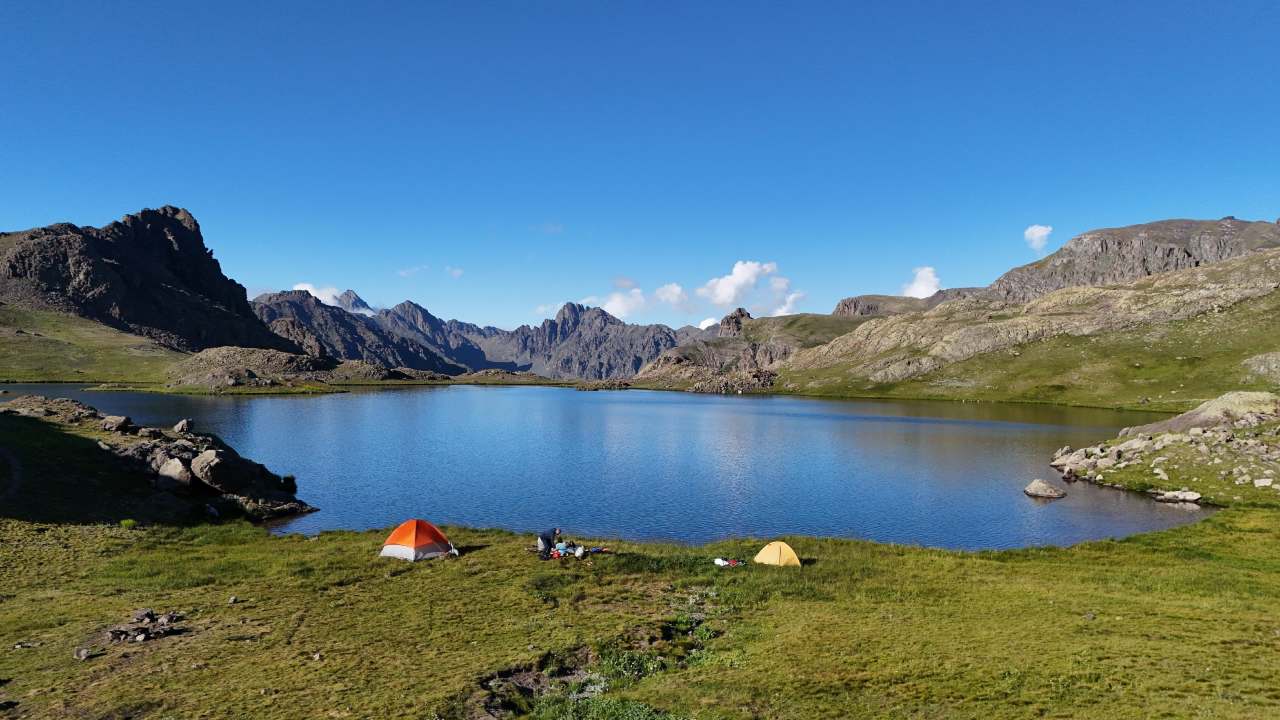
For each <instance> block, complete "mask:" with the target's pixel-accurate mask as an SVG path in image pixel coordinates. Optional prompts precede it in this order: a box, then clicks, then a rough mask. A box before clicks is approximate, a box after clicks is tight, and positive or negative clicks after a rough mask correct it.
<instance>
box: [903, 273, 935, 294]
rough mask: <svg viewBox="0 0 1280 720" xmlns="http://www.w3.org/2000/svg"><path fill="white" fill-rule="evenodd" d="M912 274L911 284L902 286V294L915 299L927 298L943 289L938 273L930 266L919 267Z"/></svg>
mask: <svg viewBox="0 0 1280 720" xmlns="http://www.w3.org/2000/svg"><path fill="white" fill-rule="evenodd" d="M911 272H913V273H915V274H914V275H913V276H912V277H911V282H909V283H907V284H906V285H903V286H902V294H903V295H906V296H907V297H913V298H926V297H929V296H930V295H932V294H934V293H936V292H938V291H939V290H941V289H942V281H941V280H939V279H938V271H937V270H934V269H933V268H931V267H929V266H927V265H926V266H925V267H918V268H916V269H914V270H912V271H911Z"/></svg>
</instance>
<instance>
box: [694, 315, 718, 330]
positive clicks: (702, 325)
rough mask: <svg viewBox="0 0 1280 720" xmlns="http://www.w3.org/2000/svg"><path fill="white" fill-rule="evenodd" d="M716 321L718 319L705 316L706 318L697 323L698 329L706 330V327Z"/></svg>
mask: <svg viewBox="0 0 1280 720" xmlns="http://www.w3.org/2000/svg"><path fill="white" fill-rule="evenodd" d="M718 322H720V321H719V320H717V319H715V318H707V319H706V320H703V321H702V322H700V323H698V329H699V330H706V329H707V328H709V327H711V326H712V325H715V324H716V323H718Z"/></svg>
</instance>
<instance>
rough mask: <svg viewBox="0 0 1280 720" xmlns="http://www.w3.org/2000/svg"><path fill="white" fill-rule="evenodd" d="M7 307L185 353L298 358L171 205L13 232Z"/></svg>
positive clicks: (8, 242)
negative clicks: (265, 351)
mask: <svg viewBox="0 0 1280 720" xmlns="http://www.w3.org/2000/svg"><path fill="white" fill-rule="evenodd" d="M4 240H5V242H4V243H2V244H0V248H2V249H0V301H4V302H12V303H15V304H18V305H24V306H30V307H39V308H46V309H52V310H59V311H62V312H70V313H74V314H76V315H80V316H82V317H86V318H89V319H92V320H96V321H98V322H101V323H104V324H107V325H111V326H112V327H116V328H119V329H122V330H125V331H127V332H132V333H136V334H139V335H145V336H147V337H150V338H153V339H155V340H156V341H157V342H160V343H162V344H164V345H168V346H170V347H174V348H178V349H182V350H200V349H203V348H207V347H214V346H218V345H241V346H247V347H269V348H276V349H280V350H296V349H297V348H295V347H293V346H292V345H290V344H289V343H287V342H286V341H285V340H283V339H282V338H280V337H278V336H276V335H274V334H272V333H271V332H270V331H268V330H267V328H266V327H265V326H264V325H263V324H262V323H261V322H260V321H259V320H258V319H257V318H256V317H255V316H254V314H253V310H252V308H250V307H249V301H248V299H247V298H246V296H245V290H244V286H243V285H241V284H240V283H237V282H235V281H234V280H231V279H230V278H228V277H227V276H226V275H223V273H222V267H221V266H220V265H219V264H218V261H217V260H216V259H214V257H213V252H212V251H210V250H209V248H208V247H206V246H205V242H204V236H203V235H202V234H201V232H200V224H199V223H198V222H196V219H195V217H194V216H193V215H192V214H191V213H190V212H189V211H187V210H185V209H182V208H178V207H174V206H172V205H165V206H164V207H161V208H159V209H154V210H153V209H146V210H142V211H140V212H137V213H133V214H130V215H126V216H124V217H123V218H122V219H120V220H119V221H117V222H113V223H110V224H109V225H106V226H104V227H101V228H93V227H78V226H76V225H72V224H70V223H58V224H56V225H50V226H48V227H43V228H35V229H32V230H25V231H21V232H16V233H7V234H6V235H5V237H4Z"/></svg>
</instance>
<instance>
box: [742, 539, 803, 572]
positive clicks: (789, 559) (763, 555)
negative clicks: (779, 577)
mask: <svg viewBox="0 0 1280 720" xmlns="http://www.w3.org/2000/svg"><path fill="white" fill-rule="evenodd" d="M752 562H758V563H760V564H761V565H790V566H795V567H800V558H799V557H796V551H795V550H792V549H791V546H790V545H788V544H786V543H784V542H782V541H781V540H774V541H773V542H771V543H769V544H768V545H765V546H764V547H763V548H761V549H760V552H758V553H756V556H755V558H753V559H752Z"/></svg>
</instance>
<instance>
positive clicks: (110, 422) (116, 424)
mask: <svg viewBox="0 0 1280 720" xmlns="http://www.w3.org/2000/svg"><path fill="white" fill-rule="evenodd" d="M132 427H133V421H132V420H130V419H129V418H128V417H127V416H125V415H108V416H106V417H104V418H102V429H103V430H106V431H107V432H128V431H129V429H130V428H132Z"/></svg>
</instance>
